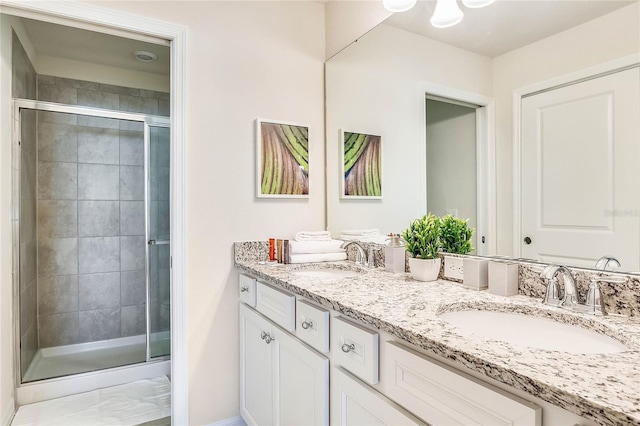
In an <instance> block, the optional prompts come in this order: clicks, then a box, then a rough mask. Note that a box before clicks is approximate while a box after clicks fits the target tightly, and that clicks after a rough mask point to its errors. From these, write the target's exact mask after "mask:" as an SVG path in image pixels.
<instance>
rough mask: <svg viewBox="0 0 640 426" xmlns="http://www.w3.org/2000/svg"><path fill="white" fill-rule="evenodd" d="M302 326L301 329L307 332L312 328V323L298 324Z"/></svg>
mask: <svg viewBox="0 0 640 426" xmlns="http://www.w3.org/2000/svg"><path fill="white" fill-rule="evenodd" d="M300 325H301V326H302V328H304V329H305V330H308V329H310V328H313V321H303V322H302V324H300Z"/></svg>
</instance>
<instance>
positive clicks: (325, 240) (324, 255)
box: [289, 231, 347, 263]
mask: <svg viewBox="0 0 640 426" xmlns="http://www.w3.org/2000/svg"><path fill="white" fill-rule="evenodd" d="M343 242H344V241H340V240H333V239H331V233H330V232H329V231H302V232H298V233H297V234H296V239H295V241H289V261H290V263H309V262H334V261H338V260H346V259H347V253H346V251H345V250H344V249H343V248H341V247H340V246H341V245H342V243H343Z"/></svg>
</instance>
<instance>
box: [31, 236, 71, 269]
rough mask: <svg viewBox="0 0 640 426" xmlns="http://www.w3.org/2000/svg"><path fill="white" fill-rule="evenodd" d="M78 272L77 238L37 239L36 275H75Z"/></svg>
mask: <svg viewBox="0 0 640 426" xmlns="http://www.w3.org/2000/svg"><path fill="white" fill-rule="evenodd" d="M77 273H78V239H77V238H41V239H39V240H38V275H39V276H45V275H47V276H48V275H75V274H77Z"/></svg>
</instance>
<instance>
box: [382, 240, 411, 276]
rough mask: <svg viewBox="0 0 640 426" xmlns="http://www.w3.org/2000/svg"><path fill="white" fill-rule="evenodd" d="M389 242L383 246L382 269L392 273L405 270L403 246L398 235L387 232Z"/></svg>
mask: <svg viewBox="0 0 640 426" xmlns="http://www.w3.org/2000/svg"><path fill="white" fill-rule="evenodd" d="M387 240H388V241H389V242H388V243H387V245H386V246H385V248H384V270H385V271H388V272H393V273H394V274H397V273H400V272H405V256H406V255H405V252H406V250H405V247H404V245H403V244H402V242H401V240H400V235H398V234H389V238H388V239H387Z"/></svg>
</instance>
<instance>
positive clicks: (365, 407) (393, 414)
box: [331, 368, 424, 426]
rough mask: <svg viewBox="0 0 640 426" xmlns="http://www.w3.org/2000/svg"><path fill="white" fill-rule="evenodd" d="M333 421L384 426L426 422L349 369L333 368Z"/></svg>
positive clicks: (338, 423)
mask: <svg viewBox="0 0 640 426" xmlns="http://www.w3.org/2000/svg"><path fill="white" fill-rule="evenodd" d="M331 424H333V425H344V426H352V425H353V426H355V425H362V426H378V425H380V426H382V425H419V424H424V423H423V422H421V421H420V420H419V419H417V418H416V417H414V416H412V415H411V414H410V413H408V412H407V411H405V410H404V409H402V407H400V406H398V405H396V404H395V403H394V402H393V401H391V400H389V399H388V398H386V397H385V396H383V395H382V394H380V393H378V392H376V391H375V390H373V389H372V388H370V387H369V386H367V385H366V384H365V383H364V382H361V381H360V380H359V379H357V378H356V377H355V376H353V375H351V374H350V373H348V372H347V371H345V370H343V369H341V368H333V369H332V376H331Z"/></svg>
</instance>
